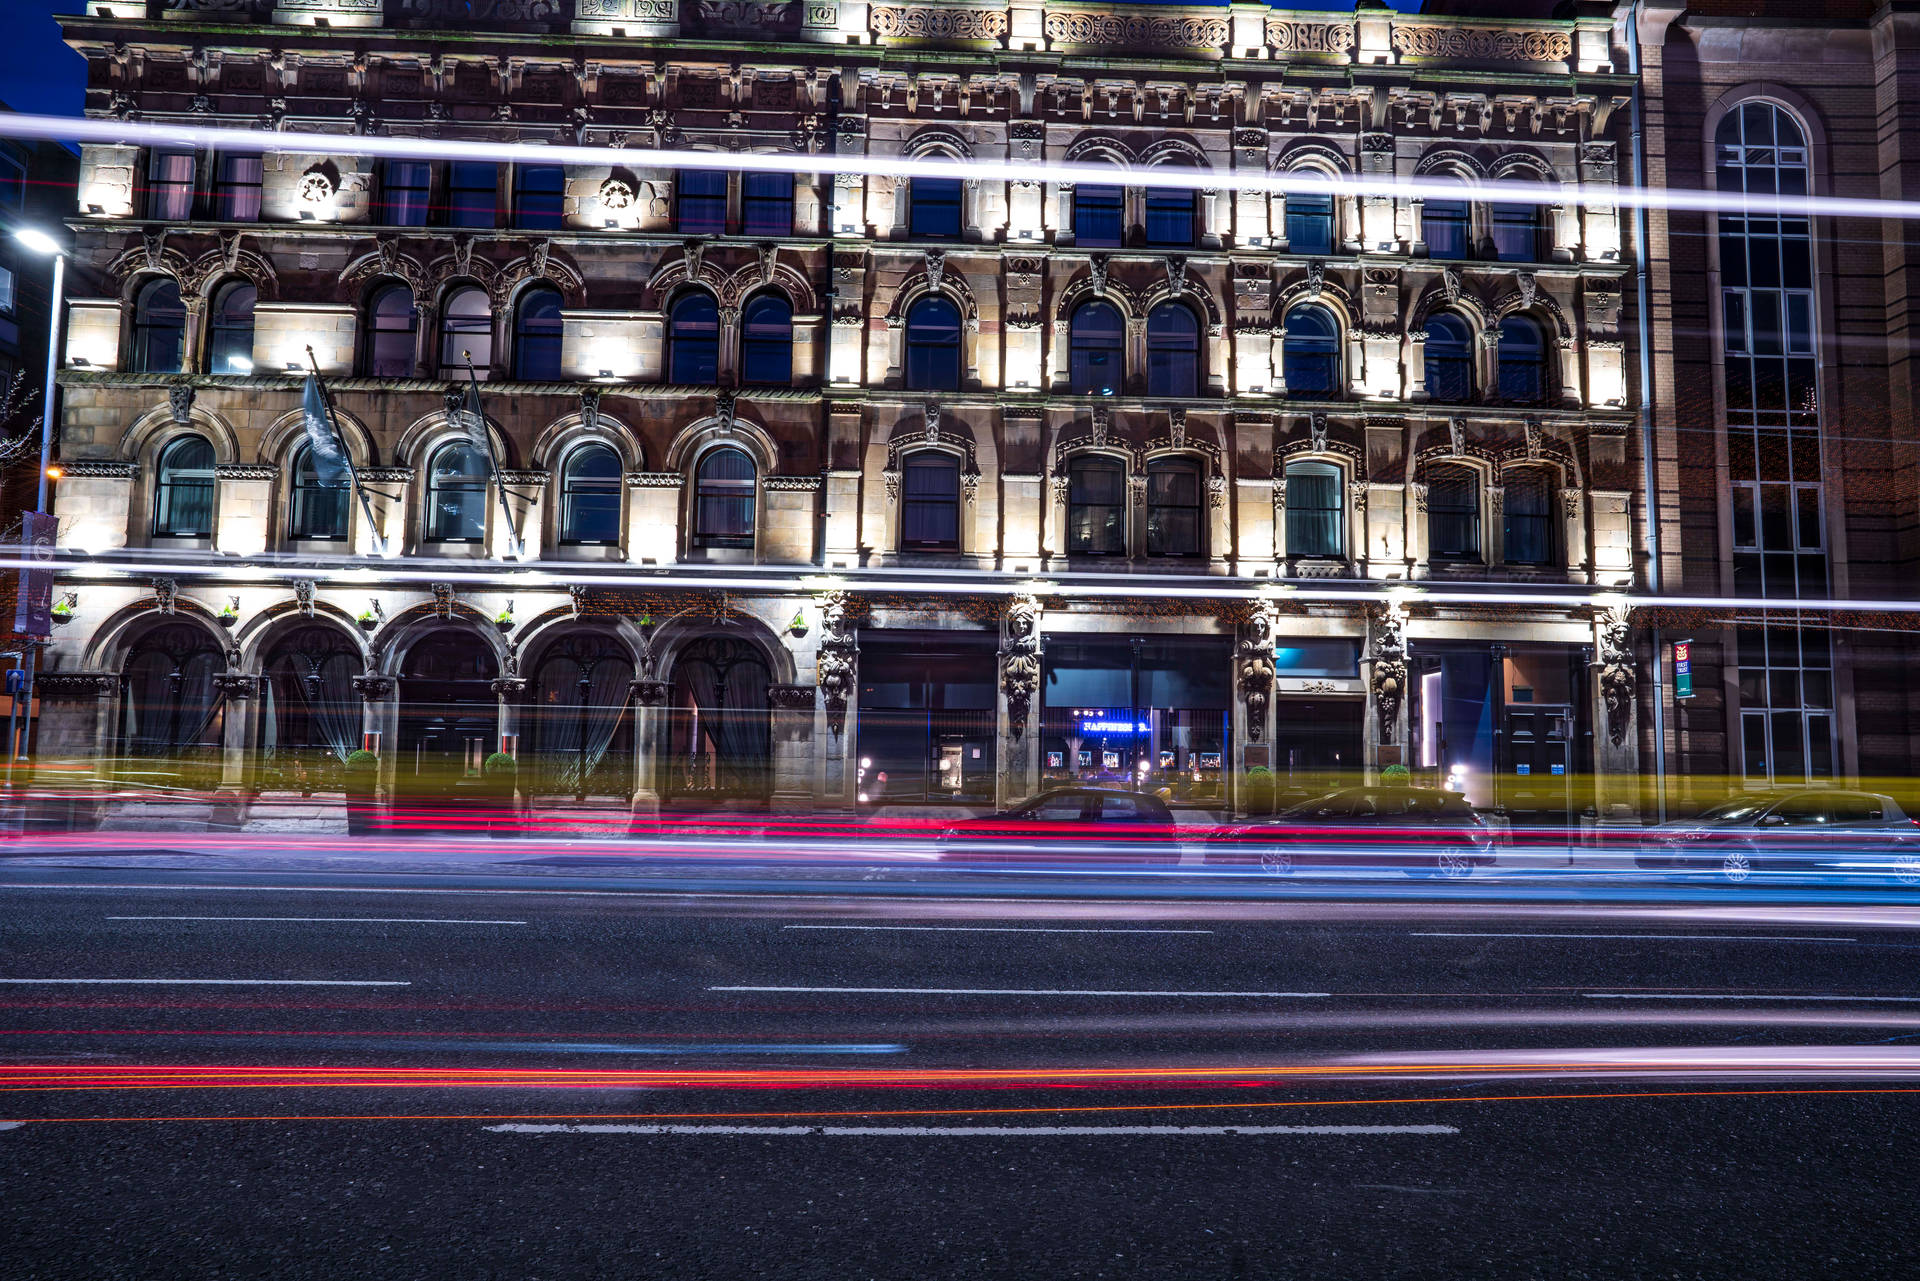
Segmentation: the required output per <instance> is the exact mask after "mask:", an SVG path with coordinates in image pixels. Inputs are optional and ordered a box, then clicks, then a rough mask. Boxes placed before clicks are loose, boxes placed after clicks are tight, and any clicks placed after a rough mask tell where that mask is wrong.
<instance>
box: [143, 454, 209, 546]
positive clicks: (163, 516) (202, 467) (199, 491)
mask: <svg viewBox="0 0 1920 1281" xmlns="http://www.w3.org/2000/svg"><path fill="white" fill-rule="evenodd" d="M213 461H214V455H213V446H212V445H211V444H210V443H208V441H207V440H206V439H204V438H203V437H200V436H183V437H181V438H180V439H179V440H176V441H174V442H173V443H172V444H170V445H168V446H167V447H166V449H165V450H164V451H162V453H161V455H160V466H159V473H158V476H157V477H156V479H155V482H154V509H153V533H154V536H155V537H157V538H205V537H207V536H209V535H211V534H212V533H213V495H214V476H213Z"/></svg>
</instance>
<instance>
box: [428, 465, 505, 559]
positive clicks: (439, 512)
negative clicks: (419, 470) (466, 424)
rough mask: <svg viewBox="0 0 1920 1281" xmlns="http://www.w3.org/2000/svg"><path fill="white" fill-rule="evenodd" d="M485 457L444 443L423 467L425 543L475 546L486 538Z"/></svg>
mask: <svg viewBox="0 0 1920 1281" xmlns="http://www.w3.org/2000/svg"><path fill="white" fill-rule="evenodd" d="M488 471H489V468H488V466H487V458H486V455H485V454H483V453H482V452H481V451H480V450H479V449H477V448H475V447H474V446H473V445H470V444H468V443H467V442H466V441H464V440H454V441H448V442H447V443H446V444H444V445H442V446H440V448H439V449H437V450H435V451H434V454H433V460H432V461H431V462H430V463H428V464H427V521H426V524H427V529H426V536H427V541H429V542H435V543H477V542H480V541H482V540H483V539H485V538H486V536H487V474H488Z"/></svg>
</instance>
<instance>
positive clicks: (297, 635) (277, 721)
mask: <svg viewBox="0 0 1920 1281" xmlns="http://www.w3.org/2000/svg"><path fill="white" fill-rule="evenodd" d="M261 667H262V669H263V670H264V672H265V674H266V677H267V679H266V681H265V682H263V688H262V689H261V691H260V695H261V707H260V712H261V716H260V754H261V756H263V757H264V758H266V763H267V766H268V772H269V776H270V777H272V776H277V778H276V782H277V783H278V784H279V785H280V786H282V787H286V788H288V789H289V790H291V789H294V788H298V789H299V790H300V791H302V792H308V793H311V792H314V791H321V790H332V789H333V788H338V787H339V786H340V784H341V781H342V780H341V779H340V777H339V769H340V766H341V765H342V764H343V763H344V762H345V761H346V759H347V755H348V754H349V753H350V752H352V751H353V750H354V749H355V748H357V747H359V746H360V724H361V718H362V717H363V716H364V715H365V707H366V705H365V704H364V703H363V702H362V701H361V699H360V695H359V694H357V693H355V692H354V688H353V678H354V677H356V676H358V675H359V674H360V673H361V672H362V671H363V670H365V667H366V660H365V659H363V658H362V657H361V656H360V648H359V646H357V645H355V644H354V643H353V642H352V641H350V640H348V639H347V637H346V636H345V635H344V634H342V633H341V631H340V629H339V628H337V627H332V626H329V625H327V624H325V623H316V624H312V625H310V626H305V627H299V628H296V629H294V630H293V631H291V632H289V633H287V634H286V635H285V636H283V637H282V638H281V639H280V641H279V643H277V644H276V645H275V646H274V647H273V649H272V651H271V652H270V653H269V654H268V656H267V660H266V662H264V663H263V664H261Z"/></svg>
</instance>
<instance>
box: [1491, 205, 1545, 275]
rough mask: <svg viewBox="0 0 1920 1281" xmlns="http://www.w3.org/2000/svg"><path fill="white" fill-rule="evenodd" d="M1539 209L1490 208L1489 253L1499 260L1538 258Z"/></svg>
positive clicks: (1516, 260)
mask: <svg viewBox="0 0 1920 1281" xmlns="http://www.w3.org/2000/svg"><path fill="white" fill-rule="evenodd" d="M1540 239H1541V236H1540V208H1539V206H1537V205H1495V206H1494V207H1493V256H1494V257H1495V258H1497V259H1499V260H1500V261H1501V262H1534V261H1537V260H1538V259H1539V257H1540Z"/></svg>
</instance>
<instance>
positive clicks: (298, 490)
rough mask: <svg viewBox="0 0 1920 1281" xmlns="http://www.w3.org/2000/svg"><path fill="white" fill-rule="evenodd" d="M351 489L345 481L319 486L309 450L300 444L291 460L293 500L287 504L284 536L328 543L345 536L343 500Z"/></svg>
mask: <svg viewBox="0 0 1920 1281" xmlns="http://www.w3.org/2000/svg"><path fill="white" fill-rule="evenodd" d="M351 495H352V489H351V487H350V486H348V485H346V484H344V483H343V484H339V485H323V484H321V483H320V474H319V472H318V471H316V470H315V469H314V465H313V451H312V450H311V449H308V448H306V447H305V446H302V447H301V449H300V452H299V453H298V454H296V455H295V456H294V459H293V501H292V502H291V503H289V504H288V505H287V506H288V515H289V517H290V519H289V520H288V523H287V536H288V537H289V538H293V539H299V540H313V541H316V542H331V541H335V540H338V539H342V538H345V537H346V536H347V500H348V498H349V497H351Z"/></svg>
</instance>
